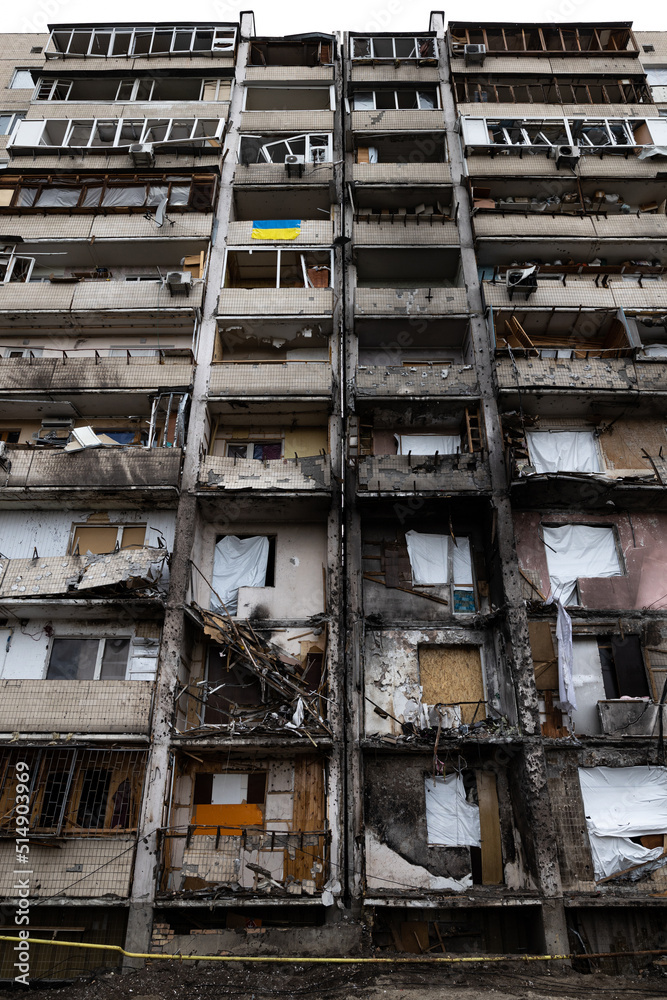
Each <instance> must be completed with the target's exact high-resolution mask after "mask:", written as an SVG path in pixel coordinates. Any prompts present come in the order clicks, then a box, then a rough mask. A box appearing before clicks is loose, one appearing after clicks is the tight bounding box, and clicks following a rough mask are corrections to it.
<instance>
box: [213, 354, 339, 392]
mask: <svg viewBox="0 0 667 1000" xmlns="http://www.w3.org/2000/svg"><path fill="white" fill-rule="evenodd" d="M208 392H209V396H236V395H241V396H243V395H250V396H255V395H256V396H300V395H318V396H324V395H328V394H329V393H330V392H331V365H330V364H329V363H328V362H327V361H311V362H305V361H290V362H287V361H286V362H284V363H282V364H262V363H261V362H257V363H254V364H216V365H214V366H213V368H212V369H211V381H210V384H209V390H208Z"/></svg>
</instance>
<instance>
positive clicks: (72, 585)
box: [0, 546, 168, 691]
mask: <svg viewBox="0 0 667 1000" xmlns="http://www.w3.org/2000/svg"><path fill="white" fill-rule="evenodd" d="M167 555H168V553H167V550H166V549H164V548H162V549H161V548H153V547H151V546H141V547H140V548H127V549H119V550H118V551H114V552H108V553H103V554H101V555H83V556H82V555H63V556H40V555H38V554H37V555H34V556H33V557H32V558H30V559H4V558H3V559H2V562H0V597H2V598H3V600H4V601H6V602H10V601H22V600H34V599H36V598H39V597H76V596H77V595H79V594H83V595H84V596H85V597H88V598H93V597H98V596H102V597H104V598H106V599H109V598H111V597H125V596H127V591H128V590H132V591H135V592H136V593H137V594H139V592H141V594H142V596H143V597H145V596H149V597H155V596H156V595H157V594H158V593H159V592H160V588H162V589H163V590H164V587H165V579H164V576H165V574H166V569H167ZM40 683H41V682H40ZM49 683H51V682H49ZM96 683H97V682H96ZM65 690H68V691H69V690H71V691H73V690H74V689H73V688H72V689H70V688H69V687H67V688H66V689H65Z"/></svg>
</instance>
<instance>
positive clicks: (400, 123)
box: [352, 104, 479, 132]
mask: <svg viewBox="0 0 667 1000" xmlns="http://www.w3.org/2000/svg"><path fill="white" fill-rule="evenodd" d="M476 108H477V109H478V110H477V114H479V104H477V105H476ZM352 128H353V129H354V130H355V131H356V130H357V129H368V128H370V129H373V128H377V129H401V130H402V131H410V132H421V131H422V130H427V131H433V130H434V129H437V130H439V131H444V128H445V124H444V117H443V113H442V111H437V110H436V111H393V110H391V109H390V110H387V111H353V112H352Z"/></svg>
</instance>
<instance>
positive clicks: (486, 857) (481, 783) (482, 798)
mask: <svg viewBox="0 0 667 1000" xmlns="http://www.w3.org/2000/svg"><path fill="white" fill-rule="evenodd" d="M475 774H476V777H477V799H478V801H479V826H480V832H481V840H482V885H498V884H499V883H501V882H502V881H503V850H502V843H501V840H500V815H499V812H498V790H497V788H496V776H495V774H494V773H493V771H476V772H475Z"/></svg>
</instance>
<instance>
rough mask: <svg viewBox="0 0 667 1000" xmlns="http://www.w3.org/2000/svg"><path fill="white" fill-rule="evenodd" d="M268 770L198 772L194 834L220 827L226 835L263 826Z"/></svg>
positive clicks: (194, 800)
mask: <svg viewBox="0 0 667 1000" xmlns="http://www.w3.org/2000/svg"><path fill="white" fill-rule="evenodd" d="M265 802H266V771H250V772H243V773H237V772H223V773H213V774H197V775H195V781H194V794H193V802H192V805H193V816H192V822H193V824H194V825H195V827H196V829H195V831H194V832H195V834H205V833H210V832H211V830H210V829H207V827H214V828H220V832H221V833H222V834H224V835H226V836H229V835H233V834H237V835H238V834H240V833H242V832H243V830H244V829H247V828H248V827H260V828H263V827H264V812H265Z"/></svg>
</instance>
